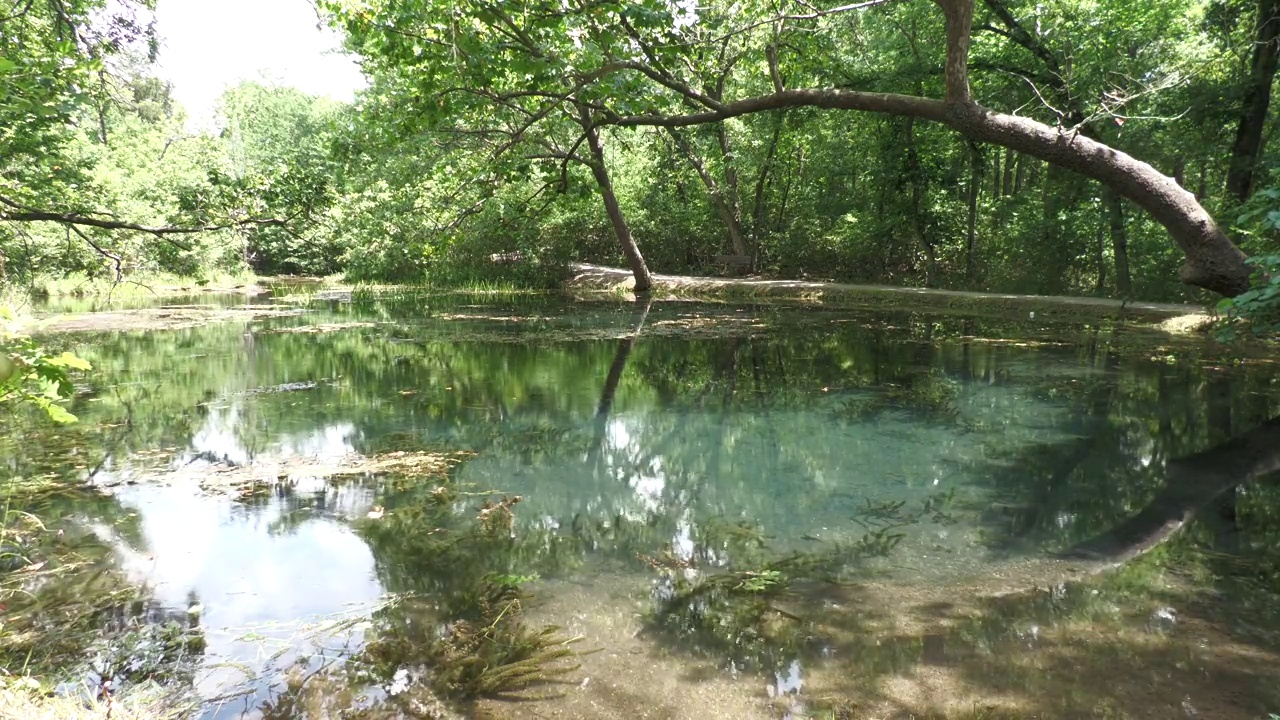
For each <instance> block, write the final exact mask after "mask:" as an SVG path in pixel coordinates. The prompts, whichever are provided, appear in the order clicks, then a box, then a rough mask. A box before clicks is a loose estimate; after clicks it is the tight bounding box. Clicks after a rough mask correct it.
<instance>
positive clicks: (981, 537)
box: [0, 294, 1280, 720]
mask: <svg viewBox="0 0 1280 720" xmlns="http://www.w3.org/2000/svg"><path fill="white" fill-rule="evenodd" d="M204 302H209V300H208V299H205V300H204ZM240 302H243V301H240ZM264 302H265V301H264ZM303 308H304V309H305V310H306V311H305V312H302V313H299V314H290V315H285V314H281V315H279V316H275V317H268V318H265V319H261V318H260V319H255V320H253V321H251V322H235V321H231V322H221V323H214V324H208V325H205V326H202V327H195V328H187V329H182V330H175V331H158V332H145V333H141V332H139V333H123V332H122V333H86V334H75V335H65V336H60V337H57V338H52V339H51V340H50V341H51V342H53V343H54V344H58V345H62V346H66V347H67V348H68V349H71V350H74V351H75V352H77V353H79V354H81V355H82V356H84V357H85V358H87V359H88V360H90V361H91V362H92V363H93V365H94V370H93V372H92V373H91V374H90V376H89V377H87V378H84V379H83V385H82V387H80V388H79V389H78V390H79V391H78V393H77V396H76V398H75V400H74V401H73V403H72V405H71V407H70V409H71V411H72V412H74V413H75V414H77V415H78V416H79V418H80V422H79V423H78V424H77V425H74V426H69V427H65V428H53V427H50V426H48V425H47V424H42V423H40V422H38V421H37V420H36V419H35V418H14V419H10V420H9V421H8V423H7V425H6V426H5V428H4V429H5V432H6V433H7V434H6V439H5V441H4V444H3V445H2V446H0V448H2V450H3V452H4V453H5V455H6V456H7V459H6V460H4V461H3V462H2V463H0V475H3V476H4V477H7V478H10V479H11V481H12V479H13V478H24V479H26V480H27V481H30V479H31V478H39V477H45V478H58V479H64V480H65V479H74V480H83V481H85V482H87V483H88V486H89V489H87V490H80V491H76V492H71V491H65V492H46V493H33V494H30V495H23V496H22V499H21V501H20V502H21V509H23V510H27V511H30V512H31V513H32V514H33V517H34V518H38V519H39V520H40V521H41V523H42V525H41V527H42V528H43V529H44V530H45V531H47V532H48V533H54V532H56V533H57V536H56V542H57V543H61V546H60V547H71V548H74V550H75V552H76V553H77V555H76V557H77V558H78V560H77V564H75V566H74V567H71V566H70V565H68V568H66V570H67V571H66V572H62V573H60V574H57V575H50V576H48V577H43V579H39V580H31V581H27V582H26V585H24V593H25V595H24V597H29V598H38V600H30V601H28V602H38V603H39V604H38V605H36V606H35V607H36V608H38V612H37V611H35V610H31V609H30V607H28V608H27V610H26V611H25V614H24V613H23V612H20V611H21V610H22V608H20V607H18V606H17V605H15V607H12V608H9V611H10V612H12V613H15V614H17V615H21V616H22V617H25V618H26V619H25V620H24V621H23V622H26V623H28V624H29V625H30V628H29V629H30V630H31V632H30V633H29V634H28V635H27V636H26V640H25V643H26V644H22V643H17V642H16V641H14V642H15V643H16V644H14V645H13V646H12V647H8V648H4V650H3V651H4V653H5V659H6V661H11V660H13V658H14V656H15V653H25V657H26V661H25V662H28V663H39V662H44V663H46V665H48V666H51V667H56V668H57V669H58V670H60V671H61V672H62V674H63V676H64V677H63V678H62V679H63V680H64V683H63V685H62V686H61V691H62V692H64V693H65V692H82V691H84V690H83V689H84V687H88V688H90V691H91V692H93V691H95V690H93V689H94V688H96V686H97V684H98V683H100V682H101V681H102V680H103V679H105V678H113V679H114V683H115V692H117V693H125V692H127V690H128V688H129V686H130V684H137V683H141V682H144V681H161V682H163V683H165V684H166V685H167V686H170V687H181V688H185V689H190V692H191V694H192V695H193V696H194V697H196V698H197V699H198V703H199V706H200V707H199V710H198V711H196V713H195V714H196V715H197V716H201V717H206V718H240V717H270V718H286V717H313V718H319V717H338V716H342V717H370V718H373V717H378V718H381V717H453V716H462V717H466V716H480V717H513V718H525V717H529V718H534V717H583V718H596V717H599V718H633V717H650V718H703V717H727V718H730V717H731V718H782V717H790V718H803V717H814V718H845V717H848V718H853V717H857V718H908V717H937V718H978V717H1108V718H1124V717H1133V718H1169V717H1183V716H1188V717H1211V718H1250V719H1252V718H1262V719H1263V720H1265V719H1266V718H1268V716H1269V714H1270V713H1280V602H1277V598H1280V595H1278V594H1277V593H1278V592H1280V576H1278V575H1277V572H1278V571H1280V488H1278V487H1277V485H1276V484H1275V483H1274V482H1273V481H1269V480H1268V478H1267V477H1265V476H1266V475H1268V472H1269V471H1270V470H1274V469H1277V467H1280V457H1277V456H1280V432H1277V431H1276V429H1275V428H1274V424H1273V425H1268V424H1267V423H1268V421H1269V420H1270V419H1271V418H1273V417H1275V416H1276V415H1280V392H1278V391H1280V382H1278V378H1280V372H1278V370H1280V369H1278V368H1277V366H1276V365H1275V364H1274V363H1273V362H1270V361H1269V360H1268V359H1267V358H1265V357H1262V358H1249V357H1245V356H1241V355H1237V354H1234V353H1233V352H1230V351H1228V350H1224V349H1222V348H1218V347H1214V346H1210V345H1209V344H1207V343H1203V342H1196V341H1181V342H1174V341H1172V340H1170V339H1169V338H1168V337H1165V336H1161V335H1155V334H1150V335H1148V334H1144V333H1143V332H1142V331H1139V330H1136V329H1132V328H1126V327H1123V326H1113V325H1109V324H1097V323H1095V324H1055V325H1045V324H1037V323H1036V322H1035V321H1034V320H1033V319H1026V320H1019V321H1013V320H1007V319H992V318H972V317H970V318H964V317H952V316H942V315H925V314H913V313H908V312H900V313H868V312H859V311H854V310H841V309H832V308H822V307H790V306H786V305H765V306H761V305H732V304H715V305H711V304H698V303H691V302H665V303H653V304H651V305H649V304H642V305H631V304H629V303H626V302H622V301H619V300H618V299H616V298H611V299H607V300H597V301H594V302H584V301H578V302H571V301H568V300H566V299H562V298H559V297H556V296H536V295H534V296H458V295H452V296H451V295H418V294H402V295H394V294H390V295H386V296H383V297H380V298H372V299H370V298H358V299H357V300H356V301H351V300H350V299H349V298H346V299H343V298H339V299H328V300H315V301H312V302H311V303H309V304H306V305H304V306H303ZM1273 448H1274V449H1275V450H1274V451H1272V449H1273ZM1193 517H1194V519H1192V520H1191V521H1190V522H1189V523H1188V524H1187V526H1186V527H1185V528H1183V527H1181V526H1182V524H1183V521H1184V520H1188V519H1191V518H1193ZM33 542H34V541H33ZM50 542H53V541H50ZM49 552H50V553H51V551H49ZM67 597H76V598H81V599H83V598H87V597H92V598H94V600H93V603H94V607H93V608H92V611H86V612H85V616H84V618H83V620H82V622H81V624H80V626H79V627H90V628H91V629H92V630H93V632H87V633H85V634H84V635H83V636H78V635H71V634H66V633H64V634H63V635H62V636H61V637H60V638H58V639H57V642H50V641H49V640H48V638H44V637H42V636H40V634H39V632H40V631H41V630H42V629H43V630H44V631H46V632H52V631H51V630H50V629H49V628H52V627H56V626H55V625H53V624H52V622H53V621H52V620H51V619H50V618H51V617H52V615H51V613H56V612H57V610H56V608H57V607H59V606H58V605H57V603H58V602H59V601H60V600H65V599H66V598H67ZM19 605H20V603H19ZM41 613H43V614H41ZM15 622H16V621H15ZM21 657H22V656H21V655H19V659H21ZM341 713H347V714H345V715H340V714H341Z"/></svg>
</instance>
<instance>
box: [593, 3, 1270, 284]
mask: <svg viewBox="0 0 1280 720" xmlns="http://www.w3.org/2000/svg"><path fill="white" fill-rule="evenodd" d="M934 2H935V3H936V4H937V5H938V7H939V8H940V9H941V10H942V13H943V15H944V17H945V21H946V38H947V40H946V62H945V78H946V85H945V87H946V91H945V96H944V98H943V99H941V100H938V99H931V98H925V97H918V96H914V95H901V94H895V93H871V92H859V91H851V90H839V89H833V88H811V89H802V90H787V89H779V90H776V91H775V92H774V93H773V94H770V95H761V96H757V97H750V98H743V99H740V100H735V101H728V102H724V103H722V104H719V106H718V107H713V106H706V107H708V109H707V110H706V111H704V112H698V113H693V114H677V115H672V114H641V115H627V116H624V115H621V114H612V113H609V112H606V113H605V115H604V117H603V118H602V120H601V121H602V122H603V123H605V124H613V125H619V126H645V125H648V126H661V127H683V126H689V125H699V124H705V123H714V122H720V121H723V120H726V119H729V118H733V117H740V116H743V115H748V114H751V113H757V112H764V111H769V110H779V109H784V108H794V107H817V108H826V109H839V110H859V111H865V112H875V113H883V114H888V115H899V116H904V117H918V118H921V119H925V120H931V121H934V122H938V123H940V124H943V125H946V126H947V127H950V128H952V129H954V130H956V131H958V132H959V133H961V134H962V135H964V136H965V137H967V138H969V139H970V140H976V141H980V142H988V143H992V144H994V145H999V146H1002V147H1006V148H1010V149H1013V150H1016V151H1018V152H1021V153H1025V154H1027V155H1030V156H1032V157H1036V158H1039V159H1041V160H1045V161H1047V162H1049V163H1052V164H1054V165H1058V166H1060V167H1063V168H1066V169H1068V170H1072V171H1075V172H1078V173H1080V174H1082V175H1084V176H1086V177H1090V178H1093V179H1094V180H1097V181H1099V182H1101V183H1103V184H1104V185H1106V186H1108V187H1110V188H1112V189H1114V190H1115V191H1116V192H1118V193H1119V194H1120V195H1122V196H1124V197H1126V198H1128V199H1129V200H1131V201H1133V202H1134V203H1135V204H1137V205H1138V206H1140V207H1142V208H1143V209H1145V210H1146V211H1147V212H1149V213H1150V214H1151V216H1152V217H1153V218H1154V219H1155V220H1156V221H1157V222H1159V223H1160V224H1161V225H1163V226H1164V227H1165V228H1166V229H1167V230H1168V231H1169V234H1170V235H1171V236H1172V237H1173V240H1174V242H1176V243H1177V244H1178V246H1179V248H1181V249H1182V251H1183V253H1184V254H1185V256H1186V258H1187V262H1186V264H1185V265H1184V266H1183V267H1182V270H1181V272H1180V278H1181V280H1182V281H1183V282H1184V283H1187V284H1189V285H1194V286H1197V287H1202V288H1205V289H1208V290H1212V291H1214V292H1217V293H1220V294H1223V295H1227V296H1234V295H1238V294H1240V293H1241V292H1244V291H1245V290H1247V289H1248V288H1249V277H1250V271H1249V268H1248V266H1247V264H1246V263H1245V255H1244V253H1243V252H1241V251H1240V249H1239V248H1237V247H1236V246H1235V244H1234V243H1232V242H1231V240H1230V238H1228V237H1227V235H1226V233H1225V232H1224V231H1223V230H1222V229H1221V228H1220V227H1219V226H1218V224H1217V222H1216V221H1215V220H1214V219H1213V217H1212V216H1211V215H1210V214H1209V213H1208V212H1207V211H1205V209H1204V208H1203V207H1202V206H1201V205H1200V203H1199V201H1198V200H1197V199H1196V197H1195V195H1193V194H1192V193H1190V192H1189V191H1187V190H1185V189H1184V188H1183V187H1182V186H1181V185H1179V184H1178V183H1177V181H1176V180H1175V179H1174V178H1171V177H1169V176H1167V175H1164V174H1163V173H1161V172H1160V171H1158V170H1156V169H1155V168H1154V167H1152V166H1151V165H1150V164H1148V163H1145V162H1142V161H1140V160H1138V159H1136V158H1134V157H1131V156H1130V155H1128V154H1126V153H1124V152H1121V151H1120V150H1117V149H1116V148H1113V147H1111V146H1109V145H1106V144H1105V143H1101V142H1098V141H1096V140H1093V139H1091V138H1089V137H1087V136H1085V135H1084V134H1082V133H1081V132H1079V131H1078V130H1077V129H1072V128H1065V127H1057V128H1054V127H1051V126H1049V125H1045V124H1044V123H1040V122H1037V121H1035V120H1031V119H1029V118H1025V117H1019V116H1015V115H1009V114H1005V113H1000V112H996V111H993V110H990V109H988V108H985V107H983V106H982V105H980V104H978V103H977V102H976V101H975V100H974V99H973V96H972V94H971V92H970V88H969V46H970V44H971V40H972V34H973V10H974V2H973V0H934Z"/></svg>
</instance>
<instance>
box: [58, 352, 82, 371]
mask: <svg viewBox="0 0 1280 720" xmlns="http://www.w3.org/2000/svg"><path fill="white" fill-rule="evenodd" d="M48 363H49V364H50V365H55V366H57V367H64V368H70V369H72V370H92V369H93V366H92V365H90V364H89V362H88V361H86V360H84V359H83V358H80V357H77V356H75V355H72V354H71V353H69V352H64V353H62V354H61V355H59V356H58V357H54V358H49V360H48Z"/></svg>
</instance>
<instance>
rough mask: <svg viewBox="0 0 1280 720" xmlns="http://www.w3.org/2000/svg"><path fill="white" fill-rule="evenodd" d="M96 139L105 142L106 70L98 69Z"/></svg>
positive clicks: (104, 143)
mask: <svg viewBox="0 0 1280 720" xmlns="http://www.w3.org/2000/svg"><path fill="white" fill-rule="evenodd" d="M98 92H99V97H98V139H99V140H100V141H102V144H103V145H104V146H105V145H106V144H107V71H106V70H99V71H98Z"/></svg>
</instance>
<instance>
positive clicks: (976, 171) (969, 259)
mask: <svg viewBox="0 0 1280 720" xmlns="http://www.w3.org/2000/svg"><path fill="white" fill-rule="evenodd" d="M999 157H1000V155H999V153H997V154H996V158H997V162H999ZM969 165H970V168H969V227H968V234H967V236H966V239H967V242H966V244H965V278H966V279H968V280H969V282H973V275H974V269H975V267H976V258H975V257H974V246H976V245H977V243H978V192H979V191H980V189H981V184H982V151H981V150H980V149H979V148H978V146H977V144H976V143H975V144H972V145H970V147H969ZM998 172H999V171H998V170H997V173H998ZM997 187H999V185H998V184H997Z"/></svg>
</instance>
